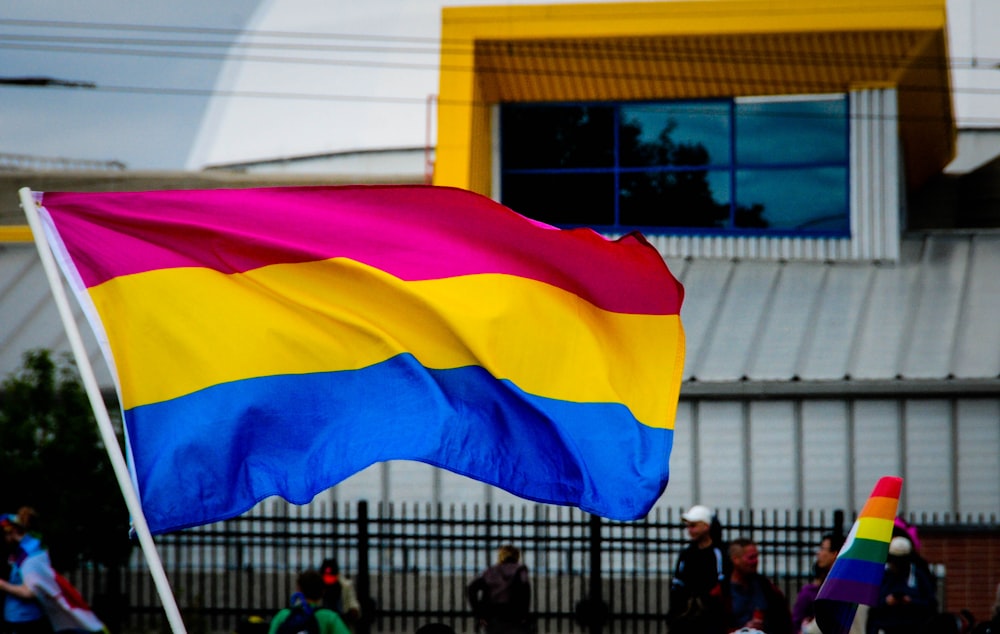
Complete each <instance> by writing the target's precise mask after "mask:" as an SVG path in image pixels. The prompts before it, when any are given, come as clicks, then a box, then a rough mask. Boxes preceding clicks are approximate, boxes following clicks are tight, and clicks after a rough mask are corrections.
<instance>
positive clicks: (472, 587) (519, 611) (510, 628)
mask: <svg viewBox="0 0 1000 634" xmlns="http://www.w3.org/2000/svg"><path fill="white" fill-rule="evenodd" d="M467 595H468V599H469V604H470V605H471V606H472V613H473V616H475V618H476V624H477V629H479V630H482V631H485V633H486V634H528V632H530V630H531V626H530V619H529V610H530V606H531V585H530V582H529V577H528V568H527V566H525V565H524V564H522V563H521V552H520V551H519V550H518V549H517V548H515V547H514V546H510V545H504V546H501V547H500V549H499V550H498V551H497V562H496V563H495V564H493V565H492V566H490V567H489V568H487V569H486V570H484V571H483V572H481V573H480V574H478V575H476V577H475V578H474V579H473V580H472V581H471V582H470V583H469V586H468V588H467Z"/></svg>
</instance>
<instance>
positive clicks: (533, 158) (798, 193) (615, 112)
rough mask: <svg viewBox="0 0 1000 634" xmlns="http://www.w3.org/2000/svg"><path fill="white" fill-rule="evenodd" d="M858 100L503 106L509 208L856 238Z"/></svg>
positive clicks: (628, 224)
mask: <svg viewBox="0 0 1000 634" xmlns="http://www.w3.org/2000/svg"><path fill="white" fill-rule="evenodd" d="M848 114H849V113H848V105H847V97H846V95H832V96H831V95H816V96H809V97H768V98H745V99H726V100H710V101H664V102H614V103H611V102H599V103H573V104H567V103H557V104H554V103H546V104H502V105H501V106H500V174H501V183H500V200H501V202H503V203H504V204H505V205H507V206H509V207H511V208H512V209H515V210H516V211H519V212H521V213H523V214H525V215H527V216H531V217H532V218H535V219H538V220H542V221H544V222H548V223H550V224H555V225H559V226H590V227H594V228H595V229H598V230H605V231H612V232H617V231H625V230H632V229H638V230H641V231H643V232H645V233H649V234H657V233H659V234H684V233H688V234H711V235H720V234H721V235H732V234H742V235H748V234H749V235H796V236H803V235H809V236H830V237H834V236H836V237H839V236H846V235H849V233H850V224H849V218H850V214H849V202H848V194H849V186H848V183H849V181H848V178H849V152H848V131H849V125H848Z"/></svg>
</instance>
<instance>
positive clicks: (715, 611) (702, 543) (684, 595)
mask: <svg viewBox="0 0 1000 634" xmlns="http://www.w3.org/2000/svg"><path fill="white" fill-rule="evenodd" d="M681 518H682V519H683V520H684V525H685V527H686V529H687V532H688V537H689V538H690V540H691V541H690V542H689V543H688V545H687V546H686V547H685V548H684V550H682V551H681V553H680V555H678V557H677V565H676V566H675V567H674V576H673V577H672V578H671V579H670V607H669V611H668V612H667V628H668V630H669V632H670V634H689V633H690V634H724V633H725V632H728V631H729V629H728V627H727V625H728V624H727V623H726V619H725V615H726V606H727V605H728V601H729V570H730V565H729V558H728V557H726V555H725V552H724V551H723V549H722V545H721V544H720V543H718V542H719V540H721V535H720V534H719V533H720V532H721V531H718V530H714V529H713V528H712V525H713V523H714V517H713V514H712V511H711V510H709V508H708V507H706V506H702V505H700V504H698V505H695V506H692V507H691V508H690V509H688V510H687V512H686V513H684V514H683V515H682V516H681Z"/></svg>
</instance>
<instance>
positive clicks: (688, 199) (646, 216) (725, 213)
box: [619, 170, 729, 228]
mask: <svg viewBox="0 0 1000 634" xmlns="http://www.w3.org/2000/svg"><path fill="white" fill-rule="evenodd" d="M619 191H620V196H619V204H620V205H621V217H620V223H621V224H623V225H629V226H640V227H713V228H722V227H725V226H726V225H728V223H729V172H728V171H725V170H723V171H718V170H715V171H707V170H693V171H683V172H677V171H663V170H660V171H645V172H625V173H623V174H622V175H621V176H620V190H619Z"/></svg>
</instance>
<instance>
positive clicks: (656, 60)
mask: <svg viewBox="0 0 1000 634" xmlns="http://www.w3.org/2000/svg"><path fill="white" fill-rule="evenodd" d="M945 18H946V8H945V2H944V0H924V1H914V0H879V2H878V3H877V4H876V5H872V4H871V3H866V2H859V1H855V0H851V1H848V0H839V1H838V0H801V1H796V2H780V1H774V0H735V1H733V0H729V1H720V0H701V1H683V2H680V1H679V2H656V3H602V4H579V5H528V6H496V7H460V8H446V9H445V10H444V12H443V16H442V42H441V46H442V55H441V78H440V82H441V83H440V93H439V106H438V143H437V153H436V165H435V179H434V182H435V183H436V184H441V185H452V186H457V187H463V188H468V189H472V190H474V191H479V192H481V193H489V188H490V173H491V171H490V170H491V165H490V156H491V155H490V148H491V144H492V134H491V133H492V131H491V126H490V114H489V113H490V108H489V106H491V105H493V104H496V103H501V102H532V101H536V102H537V101H590V100H595V101H603V100H644V99H698V98H718V97H739V96H748V95H779V94H817V93H838V92H848V91H851V90H859V89H864V88H885V87H890V88H895V89H896V90H897V94H898V102H899V131H900V135H901V138H902V146H903V152H904V160H905V165H906V168H907V180H908V182H909V184H910V185H916V184H919V183H920V182H922V181H923V180H924V179H926V178H927V177H929V176H931V175H933V174H936V173H938V172H940V171H941V170H942V169H943V168H944V166H945V165H947V164H948V162H949V161H950V160H951V159H952V158H953V156H954V147H955V126H954V117H953V110H952V101H951V89H950V76H949V70H948V56H947V46H946V21H945Z"/></svg>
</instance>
